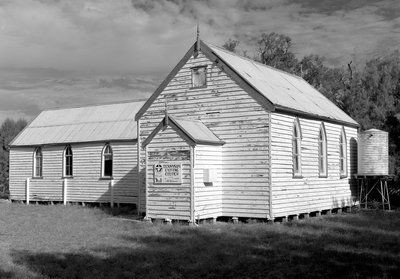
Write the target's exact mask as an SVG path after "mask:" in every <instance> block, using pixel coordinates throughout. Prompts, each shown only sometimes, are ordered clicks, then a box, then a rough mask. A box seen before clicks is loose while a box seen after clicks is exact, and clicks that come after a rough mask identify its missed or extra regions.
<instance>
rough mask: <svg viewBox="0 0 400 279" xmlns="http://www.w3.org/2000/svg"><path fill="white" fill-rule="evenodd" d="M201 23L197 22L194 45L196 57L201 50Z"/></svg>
mask: <svg viewBox="0 0 400 279" xmlns="http://www.w3.org/2000/svg"><path fill="white" fill-rule="evenodd" d="M199 25H200V24H199V22H197V35H196V45H195V47H194V53H193V56H194V58H196V57H197V55H199V51H200V26H199Z"/></svg>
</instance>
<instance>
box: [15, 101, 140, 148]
mask: <svg viewBox="0 0 400 279" xmlns="http://www.w3.org/2000/svg"><path fill="white" fill-rule="evenodd" d="M143 104H144V102H143V101H138V102H129V103H128V102H127V103H119V104H107V105H96V106H87V107H78V108H66V109H55V110H45V111H43V112H41V113H40V114H39V115H38V116H37V117H36V118H35V119H34V120H33V121H32V122H31V123H30V124H29V125H28V126H27V127H26V128H25V129H24V130H23V131H22V132H21V133H20V134H19V135H18V136H17V137H16V138H15V139H14V140H13V141H12V143H11V144H10V145H11V146H32V145H43V144H65V143H74V142H93V141H111V140H134V139H137V129H136V121H135V114H136V113H137V112H138V111H139V109H140V108H141V107H142V106H143Z"/></svg>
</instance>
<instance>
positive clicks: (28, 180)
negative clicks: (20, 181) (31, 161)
mask: <svg viewBox="0 0 400 279" xmlns="http://www.w3.org/2000/svg"><path fill="white" fill-rule="evenodd" d="M29 184H30V178H29V177H28V178H27V179H26V185H25V186H26V187H25V195H26V204H29V186H30V185H29Z"/></svg>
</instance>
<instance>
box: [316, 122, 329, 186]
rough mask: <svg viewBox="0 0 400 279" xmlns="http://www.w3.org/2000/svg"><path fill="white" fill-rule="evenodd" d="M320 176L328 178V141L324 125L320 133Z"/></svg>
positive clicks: (320, 128)
mask: <svg viewBox="0 0 400 279" xmlns="http://www.w3.org/2000/svg"><path fill="white" fill-rule="evenodd" d="M318 174H319V177H324V178H326V177H328V141H327V135H326V129H325V125H324V123H321V126H320V127H319V132H318Z"/></svg>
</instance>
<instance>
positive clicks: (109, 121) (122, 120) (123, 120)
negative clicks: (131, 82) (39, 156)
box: [29, 117, 136, 128]
mask: <svg viewBox="0 0 400 279" xmlns="http://www.w3.org/2000/svg"><path fill="white" fill-rule="evenodd" d="M127 121H135V122H136V120H135V118H134V117H133V118H129V119H121V120H106V121H93V122H73V123H64V124H57V125H47V126H42V125H40V126H29V128H49V127H58V126H72V125H78V124H93V123H111V122H114V123H115V122H127Z"/></svg>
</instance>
